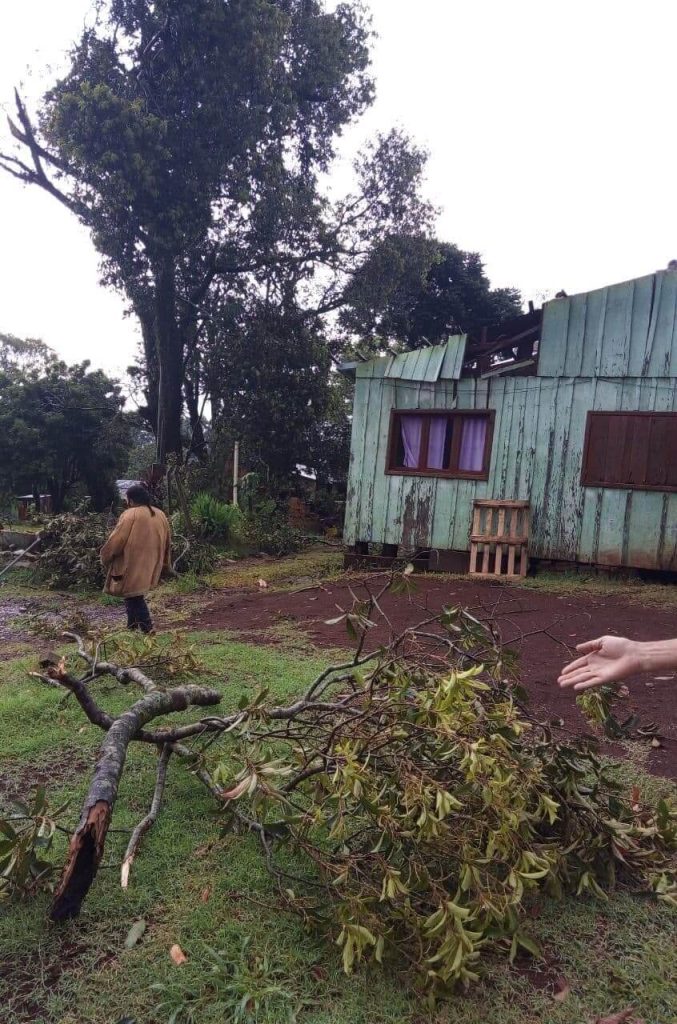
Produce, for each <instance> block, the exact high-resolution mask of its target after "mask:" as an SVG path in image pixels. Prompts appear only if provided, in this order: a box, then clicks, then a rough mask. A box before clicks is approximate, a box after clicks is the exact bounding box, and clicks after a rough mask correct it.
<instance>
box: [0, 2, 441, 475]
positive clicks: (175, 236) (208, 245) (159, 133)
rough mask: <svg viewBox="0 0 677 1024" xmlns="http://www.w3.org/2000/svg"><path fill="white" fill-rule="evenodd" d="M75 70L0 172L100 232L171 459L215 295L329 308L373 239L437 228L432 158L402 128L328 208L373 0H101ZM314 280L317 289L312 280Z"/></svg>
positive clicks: (76, 53)
mask: <svg viewBox="0 0 677 1024" xmlns="http://www.w3.org/2000/svg"><path fill="white" fill-rule="evenodd" d="M96 9H97V12H98V15H97V18H96V22H95V24H94V25H93V27H90V28H87V29H86V30H85V31H84V32H83V35H82V37H81V39H80V40H79V42H78V43H77V45H76V46H75V48H74V49H73V52H72V54H71V64H70V68H69V71H68V73H67V74H66V75H65V76H64V78H62V79H61V80H60V81H58V82H57V83H56V84H55V85H54V87H53V88H52V89H51V90H50V91H49V92H48V93H47V95H46V96H45V99H44V102H43V105H42V108H41V110H40V113H39V117H38V119H37V121H36V120H34V119H32V118H31V116H30V115H29V112H28V110H27V109H26V106H25V104H24V103H23V101H22V99H21V97H20V96H19V95H18V93H17V94H16V109H17V113H16V117H15V119H14V120H13V121H11V122H10V127H11V132H12V135H13V138H14V140H15V146H14V148H13V149H11V150H9V151H7V152H5V153H3V154H0V167H1V168H3V169H4V170H5V171H7V172H9V173H10V174H12V175H14V176H15V177H17V178H19V179H20V180H21V181H24V182H28V183H30V184H33V185H36V186H38V187H40V188H42V189H44V190H46V191H47V192H49V193H50V194H51V195H53V196H54V197H55V198H56V199H58V200H59V201H60V202H62V203H63V204H65V205H66V206H67V207H68V208H69V209H70V210H72V211H73V213H74V214H75V215H76V216H77V217H78V218H79V219H80V220H81V221H82V222H83V223H84V224H85V225H86V226H87V227H89V228H90V230H91V232H92V238H93V240H94V243H95V245H96V247H97V249H98V250H99V252H100V253H101V256H102V263H103V275H104V280H105V281H106V282H107V283H110V284H113V285H115V286H116V287H118V288H120V289H122V290H123V291H124V292H125V294H126V295H127V297H128V299H129V302H130V304H131V306H132V308H133V310H134V312H135V313H136V315H137V317H138V319H139V322H140V325H141V331H142V337H143V345H144V362H145V370H146V377H147V403H148V414H149V417H150V419H151V421H152V423H153V425H154V427H155V429H156V431H157V445H158V457H159V459H160V460H163V459H164V456H165V455H166V453H167V452H170V451H179V450H180V449H181V415H182V408H183V402H184V399H185V398H188V399H189V401H190V400H191V399H193V398H194V390H193V391H191V390H190V388H189V389H188V391H187V392H185V391H184V392H183V393H182V386H183V384H184V380H185V375H186V370H187V368H190V367H191V366H194V363H195V358H194V353H195V350H196V346H197V345H198V339H199V337H200V334H201V332H202V329H203V309H204V303H205V301H206V300H207V299H208V298H209V296H210V292H212V290H214V289H215V288H218V289H220V291H221V292H222V293H223V292H224V291H225V292H228V291H229V290H230V289H233V288H235V289H237V284H236V282H237V281H238V279H241V278H245V279H246V280H247V282H248V287H249V289H250V290H254V291H258V292H259V293H260V294H264V295H267V296H270V295H271V294H275V290H276V289H277V288H279V287H280V286H281V284H280V282H281V281H283V282H284V285H283V287H284V288H285V289H290V288H291V289H293V290H295V291H296V292H301V291H303V289H305V293H304V297H305V300H306V301H307V302H308V303H310V305H312V306H313V307H314V309H315V310H316V311H318V312H327V311H329V310H331V309H336V308H339V306H340V305H341V304H342V285H343V282H344V278H345V276H346V275H347V274H350V273H352V272H353V271H354V270H355V269H356V267H357V266H359V265H360V263H361V262H362V261H363V260H364V259H365V258H366V255H367V254H368V252H369V250H370V248H371V247H372V246H373V243H374V239H375V238H376V237H377V236H378V235H379V234H380V233H381V232H382V231H386V232H387V231H388V230H390V229H392V226H393V225H394V224H397V223H401V224H403V225H405V229H406V225H407V224H409V223H411V224H412V225H413V224H416V223H419V224H420V223H421V222H423V223H425V222H426V219H427V215H428V210H427V208H426V207H425V206H424V204H422V203H421V201H420V196H419V193H418V181H419V178H420V173H421V168H422V165H423V155H422V154H421V153H420V152H419V151H418V150H416V149H415V147H411V146H410V145H409V144H408V142H407V140H406V139H404V138H403V137H402V136H400V135H398V134H397V133H393V134H391V135H390V136H387V137H386V138H384V139H382V140H380V141H379V142H377V144H376V145H375V146H374V147H372V150H371V152H370V153H369V154H368V155H367V156H366V157H365V159H364V161H363V162H362V164H361V166H360V168H359V171H358V182H359V188H358V191H357V193H356V194H355V195H352V196H351V197H349V198H348V199H347V200H344V201H342V202H337V203H330V202H329V201H328V200H327V198H326V197H325V196H324V194H323V192H322V189H321V180H322V175H323V174H324V173H325V172H326V171H327V170H328V168H329V166H330V164H331V161H332V159H333V157H334V156H335V144H336V141H337V139H338V137H339V136H340V134H341V132H342V130H343V129H344V127H345V126H346V125H347V124H348V123H349V122H350V121H351V120H353V119H354V118H356V117H357V116H358V115H360V114H361V113H362V111H363V110H364V109H365V108H366V107H367V105H368V104H369V103H370V102H371V101H372V97H373V86H372V82H371V79H370V77H369V71H368V66H369V29H368V26H367V24H366V21H365V17H364V14H363V12H362V8H361V4H360V2H359V0H349V2H344V3H341V4H339V5H338V6H337V7H335V9H334V10H333V11H331V12H329V11H328V10H326V8H325V5H324V3H323V0H100V2H99V3H98V4H97V8H96ZM313 281H315V287H314V288H313V287H312V282H313Z"/></svg>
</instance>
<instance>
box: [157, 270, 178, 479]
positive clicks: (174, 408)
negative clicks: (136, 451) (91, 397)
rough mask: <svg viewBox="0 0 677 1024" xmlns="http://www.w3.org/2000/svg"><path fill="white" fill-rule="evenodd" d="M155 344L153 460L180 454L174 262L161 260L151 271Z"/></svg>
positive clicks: (161, 461)
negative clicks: (155, 396) (154, 269)
mask: <svg viewBox="0 0 677 1024" xmlns="http://www.w3.org/2000/svg"><path fill="white" fill-rule="evenodd" d="M155 303H156V313H155V347H156V352H157V364H158V371H159V379H158V411H157V434H156V437H157V461H158V463H160V465H164V464H165V462H166V458H167V455H170V454H176V455H181V451H182V445H181V414H182V412H183V395H182V389H181V385H182V382H183V339H182V337H181V333H180V331H179V329H178V326H177V322H176V274H175V268H174V262H173V260H172V259H170V258H165V259H163V260H162V261H161V262H160V263H159V264H158V266H157V268H156V273H155Z"/></svg>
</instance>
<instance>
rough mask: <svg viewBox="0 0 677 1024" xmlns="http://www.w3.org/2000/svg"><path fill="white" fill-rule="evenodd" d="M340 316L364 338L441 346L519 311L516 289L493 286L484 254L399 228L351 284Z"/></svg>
mask: <svg viewBox="0 0 677 1024" xmlns="http://www.w3.org/2000/svg"><path fill="white" fill-rule="evenodd" d="M349 299H350V304H349V305H348V306H347V307H346V308H345V309H344V310H343V312H342V314H341V320H342V323H343V326H344V328H345V329H346V331H347V332H349V333H352V334H353V335H356V336H357V337H358V338H359V339H360V340H361V341H364V340H367V341H368V340H369V339H371V340H375V339H378V341H379V343H380V344H383V342H385V343H387V344H389V345H393V344H398V343H399V344H401V345H403V346H405V347H406V348H419V347H420V346H422V345H435V344H438V343H439V342H442V341H444V340H445V339H446V338H447V337H448V336H449V335H452V334H462V333H466V332H468V333H473V332H476V331H478V330H479V329H480V328H482V327H491V326H494V325H495V324H498V323H500V322H501V320H505V319H508V318H509V317H512V316H517V315H519V313H520V312H521V311H522V300H521V296H520V293H519V291H517V289H515V288H492V287H491V284H490V282H489V279H488V277H487V275H486V272H485V269H484V264H483V262H482V257H481V256H480V254H479V253H476V252H464V251H463V250H462V249H459V248H458V246H456V245H451V244H450V243H448V242H439V241H436V240H434V239H430V238H427V237H424V236H420V235H419V236H413V237H412V236H410V235H393V236H391V237H389V238H386V239H384V241H383V242H382V243H381V244H380V245H379V246H377V247H376V248H375V249H374V251H373V253H372V254H371V256H370V259H369V260H368V261H366V262H365V264H364V266H363V267H362V268H361V269H360V270H359V272H357V273H356V274H355V276H354V278H353V280H352V282H351V285H350V288H349Z"/></svg>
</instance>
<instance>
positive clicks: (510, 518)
mask: <svg viewBox="0 0 677 1024" xmlns="http://www.w3.org/2000/svg"><path fill="white" fill-rule="evenodd" d="M504 556H505V558H504ZM480 559H481V561H480ZM528 560H529V502H528V501H488V500H484V499H483V500H481V501H475V502H474V509H473V522H472V532H471V534H470V575H471V576H483V577H485V578H486V577H492V578H495V579H498V578H500V579H520V578H521V577H523V576H526V574H527V568H528ZM478 565H479V566H480V567H479V568H478Z"/></svg>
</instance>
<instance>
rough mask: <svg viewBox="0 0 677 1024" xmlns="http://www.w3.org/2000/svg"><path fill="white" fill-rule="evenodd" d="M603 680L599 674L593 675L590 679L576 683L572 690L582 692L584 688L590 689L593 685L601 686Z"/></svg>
mask: <svg viewBox="0 0 677 1024" xmlns="http://www.w3.org/2000/svg"><path fill="white" fill-rule="evenodd" d="M603 684H604V680H603V679H601V678H600V677H599V676H596V675H593V676H592V677H591V678H590V679H588V680H586V681H582V682H580V683H576V685H575V686H574V690H575V692H576V693H583V691H584V690H592V689H593V687H595V686H603Z"/></svg>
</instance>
